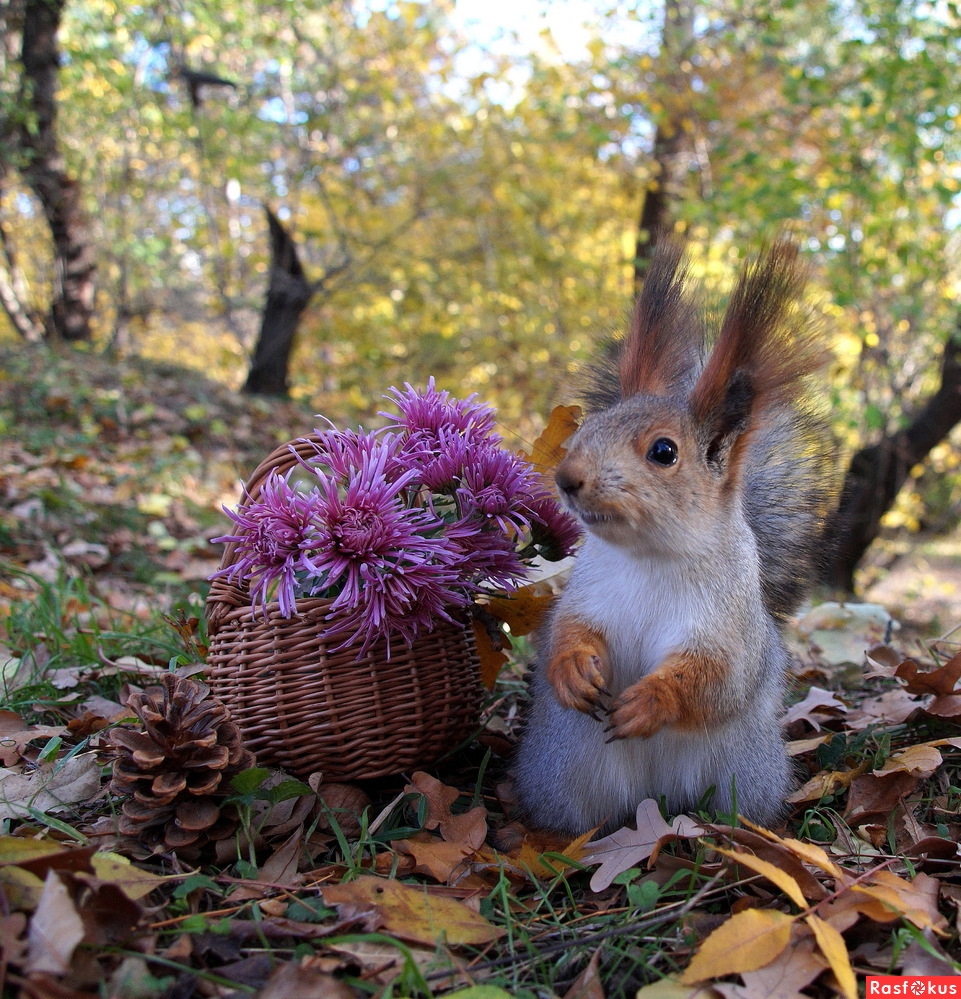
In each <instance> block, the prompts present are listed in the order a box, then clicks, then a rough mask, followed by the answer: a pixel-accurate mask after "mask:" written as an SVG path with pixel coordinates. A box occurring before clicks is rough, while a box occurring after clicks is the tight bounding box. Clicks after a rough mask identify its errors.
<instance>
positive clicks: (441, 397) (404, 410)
mask: <svg viewBox="0 0 961 999" xmlns="http://www.w3.org/2000/svg"><path fill="white" fill-rule="evenodd" d="M404 388H405V389H406V390H407V391H406V392H401V391H400V389H396V388H390V389H388V391H387V395H386V396H384V398H385V399H389V400H390V401H391V402H393V403H394V404H395V405H396V406H397V408H398V409H399V410H400V412H401V417H400V420H399V422H398V423H396V424H395V425H394V427H395V429H398V430H406V431H408V432H409V433H413V434H416V433H419V432H420V433H424V432H426V434H427V435H428V436H429V435H433V436H435V437H436V436H437V435H439V434H440V432H441V431H442V430H447V431H454V432H455V433H460V434H463V435H464V436H466V437H469V438H471V439H475V440H482V439H490V438H491V437H495V438H496V435H494V422H495V418H494V410H493V408H492V407H490V406H487V405H485V404H484V403H480V402H476V401H475V400H476V399H477V396H476V395H471V396H468V397H467V398H466V399H454V398H452V397H451V395H450V393H449V392H447V391H446V390H445V391H443V392H439V391H438V390H437V387H436V385H435V384H434V379H433V378H431V379H430V380H429V381H428V382H427V388H426V390H425V391H423V392H421V391H418V390H417V389H415V388H414V387H413V386H411V385H409V384H408V383H406V382H405V383H404ZM380 415H381V416H385V417H387V418H388V419H395V417H394V416H393V415H392V414H390V413H381V414H380Z"/></svg>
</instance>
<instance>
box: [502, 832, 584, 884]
mask: <svg viewBox="0 0 961 999" xmlns="http://www.w3.org/2000/svg"><path fill="white" fill-rule="evenodd" d="M596 832H597V830H596V829H588V831H587V832H586V833H582V834H581V835H580V836H578V837H577V839H573V840H571V841H570V843H568V844H567V846H564V847H561V848H560V849H559V850H556V851H542V850H538V849H537V848H536V847H534V846H532V845H531V844H530V843H528V842H526V841H525V842H524V843H523V844H522V845H521V849H520V853H518V855H517V857H516V858H514V860H515V863H516V864H517V865H518V866H519V867H523V868H524V869H525V870H527V871H530V872H531V874H533V875H534V876H535V877H538V878H553V877H556V876H557V874H558V873H560V872H561V871H565V870H567V868H568V867H570V866H571V865H570V864H565V863H564V861H562V860H558V859H557V857H556V856H554V854H555V853H557V854H561V855H563V856H565V857H567V858H568V859H569V860H573V861H577V862H580V860H581V858H582V857H583V856H584V852H585V851H584V847H585V845H586V843H587V841H588V840H589V839H590V838H591V837H592V836H593V835H594V833H596ZM545 852H550V853H551V856H550V857H547V858H546V859H545V860H541V857H543V856H544V853H545Z"/></svg>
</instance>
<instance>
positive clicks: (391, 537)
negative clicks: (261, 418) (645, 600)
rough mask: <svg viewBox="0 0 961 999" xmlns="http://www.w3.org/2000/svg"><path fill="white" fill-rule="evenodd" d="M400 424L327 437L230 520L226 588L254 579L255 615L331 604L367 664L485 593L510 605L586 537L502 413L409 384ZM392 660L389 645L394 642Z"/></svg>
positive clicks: (400, 402)
mask: <svg viewBox="0 0 961 999" xmlns="http://www.w3.org/2000/svg"><path fill="white" fill-rule="evenodd" d="M386 398H388V399H389V400H390V401H391V402H393V404H394V405H395V406H396V407H397V409H398V410H399V414H400V415H399V416H397V415H395V414H391V413H381V414H380V415H381V416H384V417H386V418H387V419H389V420H392V421H393V422H392V423H391V424H390V425H389V426H386V427H384V428H383V429H382V430H378V431H372V432H364V431H351V430H337V429H335V428H334V427H333V426H331V427H330V428H329V429H324V430H318V431H317V433H316V436H315V443H314V450H315V454H313V455H311V456H310V457H308V458H307V459H303V460H301V462H300V465H299V466H298V469H295V471H299V472H300V475H299V481H298V477H297V476H295V475H294V474H288V475H285V476H282V475H279V474H278V473H277V472H272V473H271V474H270V476H269V477H268V478H267V480H266V481H265V482H264V484H263V486H262V488H261V492H260V496H259V498H258V499H257V500H256V501H252V502H250V503H249V504H248V505H247V506H246V507H245V508H244V509H242V510H239V511H232V510H229V509H228V510H227V511H226V512H227V513H228V515H229V516H230V517H231V518H232V520H233V521H234V523H235V524H236V533H234V534H230V535H226V536H224V537H221V538H216V539H215V541H218V542H224V543H233V544H235V545H236V546H237V547H236V559H235V561H234V564H233V565H231V566H229V567H228V568H225V569H221V570H220V571H219V572H218V573H215V574H214V576H213V577H211V578H216V576H225V577H226V578H227V579H228V580H229V581H236V580H237V579H238V578H242V579H244V580H246V581H247V582H248V584H249V586H250V591H251V596H252V598H253V603H254V606H255V608H256V606H257V604H258V603H259V604H260V605H262V606H264V607H265V606H266V603H267V601H268V600H269V599H276V601H277V603H278V606H279V609H280V613H281V614H282V615H283V616H284V617H290V616H291V615H293V614H295V613H296V609H297V607H296V602H297V599H298V598H300V597H325V598H327V599H329V600H331V606H330V610H329V614H328V620H330V621H331V629H332V631H333V632H334V633H336V634H337V636H338V637H339V636H340V635H341V633H343V634H344V636H345V637H344V640H343V641H342V642H341V644H340V645H338V646H337V648H345V647H347V646H350V645H358V646H359V648H360V651H359V655H363V654H364V653H365V652H366V651H367V650H368V649H369V648H370V646H371V645H372V644H373V643H374V642H375V641H376V640H378V639H379V638H387V640H388V643H389V641H390V639H391V638H392V637H394V636H398V637H400V638H401V639H403V640H404V641H405V642H406V643H408V645H409V644H410V643H412V642H413V640H414V639H415V638H416V637H417V635H418V634H420V633H421V632H422V631H427V630H430V628H431V626H432V622H434V621H436V620H437V619H438V618H441V619H445V620H448V621H449V620H451V617H450V613H451V611H452V610H454V609H457V608H463V607H466V606H468V605H469V604H470V603H471V602H472V601H474V600H475V599H476V598H477V597H478V596H480V595H481V594H485V593H486V594H492V593H505V592H506V593H511V592H514V591H516V589H517V588H518V587H519V586H520V585H521V584H522V583H523V581H524V579H525V577H526V576H527V574H528V573H529V571H530V567H531V565H532V564H533V562H534V560H535V559H536V558H538V557H542V558H545V559H548V560H555V561H556V560H558V559H561V558H564V557H565V556H566V555H568V554H570V552H571V550H572V548H573V546H574V544H575V543H576V541H577V539H578V528H577V526H576V524H575V523H574V521H573V520H572V519H571V518H570V517H568V516H567V514H565V513H564V512H562V511H561V509H560V508H559V507H558V505H557V503H556V502H555V500H554V498H553V496H552V495H551V493H550V492H549V491H548V490H547V489H546V488H545V486H544V485H543V484H542V482H541V478H540V475H539V474H538V473H537V472H536V471H535V469H534V468H533V466H532V465H531V464H530V463H529V462H527V461H526V460H524V459H523V458H522V457H520V456H519V455H517V454H514V453H512V452H511V451H509V450H507V449H506V448H505V447H504V446H503V442H502V438H501V437H500V436H499V435H498V434H497V433H495V431H494V411H493V409H491V408H490V407H489V406H486V405H483V404H481V403H479V402H477V401H475V397H474V396H471V397H469V398H468V399H466V400H457V399H454V398H452V397H451V396H450V394H449V393H448V392H446V391H443V392H442V391H438V390H437V388H436V387H435V385H434V380H433V379H431V380H430V382H429V383H428V386H427V389H426V390H425V391H418V390H416V389H414V388H412V387H411V386H410V385H406V386H405V391H400V390H398V389H395V388H392V389H390V390H389V393H388V395H387V396H386ZM388 654H389V644H388Z"/></svg>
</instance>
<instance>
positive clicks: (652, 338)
mask: <svg viewBox="0 0 961 999" xmlns="http://www.w3.org/2000/svg"><path fill="white" fill-rule="evenodd" d="M686 278H687V268H686V266H685V265H684V247H683V244H682V243H681V242H680V240H678V239H675V238H672V237H670V236H661V237H660V238H659V239H658V241H657V249H656V250H655V252H654V258H653V260H652V261H651V265H650V267H649V269H648V272H647V275H646V276H645V278H644V287H643V288H642V290H641V294H640V296H639V297H638V299H637V302H636V303H635V306H634V315H633V317H632V319H631V326H630V329H629V330H628V333H627V336H626V337H625V338H624V342H623V344H622V346H621V349H620V355H619V361H618V376H619V379H620V389H621V398H623V399H627V398H629V397H630V396H632V395H638V394H639V393H644V394H647V395H673V394H674V393H676V392H677V391H678V389H679V387H680V386H681V385H682V383H683V382H684V380H685V378H686V377H689V376H690V374H691V372H692V371H694V370H695V369H696V367H697V365H698V363H699V360H700V355H701V351H702V349H703V341H704V334H703V329H702V326H701V322H700V319H699V317H698V314H697V311H696V310H695V309H694V307H693V305H692V304H691V302H690V301H689V300H688V298H687V296H686V294H685V283H686Z"/></svg>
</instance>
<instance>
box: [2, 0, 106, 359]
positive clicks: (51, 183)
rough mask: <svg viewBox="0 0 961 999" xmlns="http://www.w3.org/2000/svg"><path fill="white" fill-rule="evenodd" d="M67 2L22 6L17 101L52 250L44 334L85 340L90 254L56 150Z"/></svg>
mask: <svg viewBox="0 0 961 999" xmlns="http://www.w3.org/2000/svg"><path fill="white" fill-rule="evenodd" d="M65 6H66V0H26V2H25V4H24V13H23V34H22V39H21V63H22V65H23V80H22V99H23V102H24V107H25V109H26V110H27V111H28V112H29V114H28V116H27V118H28V121H27V123H26V124H24V125H23V126H22V127H21V129H20V135H19V141H20V147H21V151H22V155H23V158H24V164H23V167H22V173H23V177H24V180H25V181H26V182H27V184H29V186H30V188H31V189H32V190H33V192H34V193H35V194H36V196H37V198H38V199H39V201H40V204H41V206H42V207H43V212H44V215H45V217H46V219H47V224H48V225H49V226H50V233H51V235H52V237H53V246H54V287H53V295H52V298H51V303H50V316H49V332H51V333H52V334H53V335H55V336H59V337H62V338H63V339H64V340H71V341H77V340H88V339H89V338H90V320H91V317H92V315H93V303H94V270H95V264H94V253H93V244H92V241H91V237H90V232H89V228H88V225H87V221H86V218H85V216H84V213H83V211H82V209H81V205H80V187H79V185H78V183H77V182H76V180H74V179H73V178H72V177H70V176H69V175H68V173H67V169H66V165H65V163H64V160H63V157H62V155H61V154H60V151H59V149H58V147H57V135H56V122H57V101H56V98H57V69H58V66H59V62H60V57H59V52H58V48H57V31H58V29H59V27H60V17H61V15H62V13H63V9H64V7H65Z"/></svg>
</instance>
